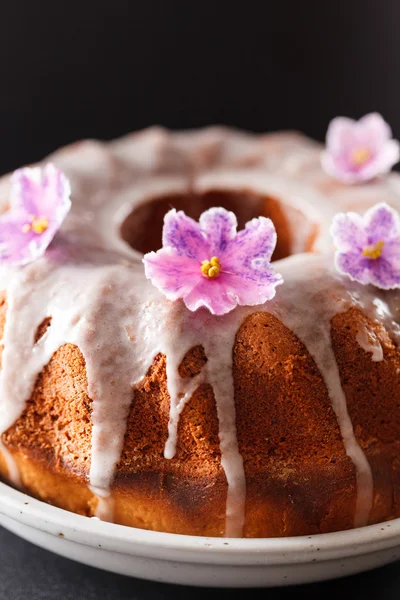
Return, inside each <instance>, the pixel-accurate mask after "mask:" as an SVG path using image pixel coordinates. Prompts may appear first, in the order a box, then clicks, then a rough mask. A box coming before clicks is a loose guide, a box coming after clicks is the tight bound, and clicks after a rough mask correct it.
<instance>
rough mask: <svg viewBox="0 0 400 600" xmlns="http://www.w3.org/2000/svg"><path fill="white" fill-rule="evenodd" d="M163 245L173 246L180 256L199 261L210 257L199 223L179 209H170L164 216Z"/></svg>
mask: <svg viewBox="0 0 400 600" xmlns="http://www.w3.org/2000/svg"><path fill="white" fill-rule="evenodd" d="M162 243H163V246H164V247H166V246H169V247H171V248H175V250H176V252H177V253H178V254H179V255H181V256H187V257H189V258H195V259H196V260H198V261H199V262H201V261H202V260H208V259H210V258H211V250H210V247H209V245H208V243H207V241H206V239H205V238H204V236H203V235H202V233H201V231H200V225H199V224H198V223H196V221H194V220H193V219H191V218H190V217H187V216H186V215H185V213H184V212H183V211H182V210H180V211H178V212H177V211H176V210H175V209H174V208H173V209H171V210H170V211H169V212H167V214H166V215H165V217H164V229H163V239H162Z"/></svg>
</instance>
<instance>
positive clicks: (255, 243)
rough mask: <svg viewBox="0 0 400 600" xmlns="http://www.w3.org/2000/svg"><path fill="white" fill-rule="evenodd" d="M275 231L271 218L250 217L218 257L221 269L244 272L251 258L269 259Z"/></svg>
mask: <svg viewBox="0 0 400 600" xmlns="http://www.w3.org/2000/svg"><path fill="white" fill-rule="evenodd" d="M276 239H277V237H276V231H275V227H274V224H273V223H272V221H271V219H267V218H266V217H258V218H257V219H252V220H251V221H249V222H248V223H246V226H245V228H244V229H242V231H239V232H238V234H237V235H236V237H235V238H234V239H232V240H231V241H230V242H229V243H228V245H227V248H226V250H225V252H223V253H222V254H221V256H220V257H219V258H220V260H221V264H222V268H223V270H227V271H232V272H234V273H238V272H239V273H241V272H244V271H245V270H246V269H247V268H250V267H251V263H252V261H253V259H255V258H259V257H262V258H264V259H266V260H268V261H270V260H271V257H272V253H273V251H274V249H275V246H276Z"/></svg>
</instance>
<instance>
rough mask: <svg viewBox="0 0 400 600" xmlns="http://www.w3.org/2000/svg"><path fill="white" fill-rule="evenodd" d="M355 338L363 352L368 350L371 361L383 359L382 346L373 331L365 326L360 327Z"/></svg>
mask: <svg viewBox="0 0 400 600" xmlns="http://www.w3.org/2000/svg"><path fill="white" fill-rule="evenodd" d="M356 340H357V342H358V344H359V346H361V348H362V349H363V350H365V352H370V354H371V360H372V362H380V361H381V360H383V348H382V345H381V342H380V340H379V338H378V336H377V335H376V334H375V332H374V331H371V330H370V329H367V328H366V327H361V328H360V329H359V331H358V333H357V336H356Z"/></svg>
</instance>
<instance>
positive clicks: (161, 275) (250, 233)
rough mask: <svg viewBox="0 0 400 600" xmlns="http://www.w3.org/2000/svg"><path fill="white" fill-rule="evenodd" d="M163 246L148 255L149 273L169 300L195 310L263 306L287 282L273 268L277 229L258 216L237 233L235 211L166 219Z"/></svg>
mask: <svg viewBox="0 0 400 600" xmlns="http://www.w3.org/2000/svg"><path fill="white" fill-rule="evenodd" d="M162 241H163V248H161V250H158V252H149V253H148V254H146V255H145V256H144V258H143V262H144V266H145V273H146V277H147V278H148V279H150V280H151V282H152V283H153V285H155V286H156V287H157V288H158V289H159V290H160V291H161V292H162V293H163V294H164V295H165V296H166V297H167V298H168V299H169V300H177V299H179V298H182V299H183V301H184V303H185V304H186V306H187V308H188V309H189V310H191V311H195V310H197V309H198V308H200V307H202V306H205V307H206V308H208V309H209V310H210V311H211V313H212V314H214V315H223V314H225V313H228V312H230V311H231V310H233V309H234V308H235V307H236V305H237V304H239V305H243V306H253V305H256V304H263V303H264V302H266V301H267V300H270V299H271V298H273V297H274V295H275V287H276V286H277V285H279V284H280V283H282V282H283V279H282V277H281V275H279V274H278V273H276V272H275V271H274V269H273V268H272V267H271V264H270V261H271V256H272V252H273V251H274V248H275V245H276V231H275V227H274V225H273V223H272V221H271V220H270V219H267V218H265V217H258V218H257V219H252V220H251V221H249V222H248V223H247V224H246V227H245V229H243V230H241V231H239V232H237V220H236V216H235V215H234V213H232V212H229V211H227V210H225V209H224V208H211V209H209V210H207V211H206V212H204V213H203V214H202V215H201V216H200V220H199V222H198V223H197V222H196V221H194V220H193V219H191V218H190V217H188V216H186V215H185V213H184V212H183V211H179V212H177V211H176V210H175V209H172V210H170V211H169V212H168V213H167V214H166V215H165V218H164V229H163V239H162Z"/></svg>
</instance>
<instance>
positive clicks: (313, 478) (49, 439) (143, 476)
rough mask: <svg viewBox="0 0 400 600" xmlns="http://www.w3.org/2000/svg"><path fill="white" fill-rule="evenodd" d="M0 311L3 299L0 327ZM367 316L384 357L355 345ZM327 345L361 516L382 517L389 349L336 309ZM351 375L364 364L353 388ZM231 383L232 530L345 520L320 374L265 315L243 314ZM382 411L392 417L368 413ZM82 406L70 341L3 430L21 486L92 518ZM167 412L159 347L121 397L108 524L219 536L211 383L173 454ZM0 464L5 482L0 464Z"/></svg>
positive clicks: (393, 467) (388, 478)
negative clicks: (366, 483)
mask: <svg viewBox="0 0 400 600" xmlns="http://www.w3.org/2000/svg"><path fill="white" fill-rule="evenodd" d="M5 308H6V304H5V303H4V302H3V304H2V307H0V323H1V322H2V323H3V324H4V318H3V313H4V311H5ZM2 311H3V312H2ZM367 321H368V323H367ZM366 323H367V324H368V326H369V327H371V328H373V329H374V330H375V331H376V333H377V334H378V335H379V336H380V339H381V340H382V341H383V343H384V352H385V361H382V362H376V363H371V360H370V356H369V354H368V353H367V352H365V351H364V350H363V349H362V348H361V347H360V346H358V344H355V343H354V337H355V335H356V333H357V331H358V327H359V326H360V324H363V325H364V326H365V325H366ZM332 340H333V346H334V349H335V354H336V357H337V361H338V365H339V368H340V371H341V377H342V381H343V386H344V388H345V391H346V395H347V398H348V403H349V411H350V413H351V417H352V419H353V423H354V426H355V430H356V435H357V439H358V440H359V441H360V444H362V446H363V449H364V450H365V452H366V454H367V456H368V459H369V460H370V463H371V466H372V470H373V476H374V485H375V494H374V500H375V501H374V509H373V511H372V514H371V517H370V522H371V523H372V522H377V521H380V520H384V519H389V518H392V517H394V516H397V515H398V514H399V504H398V499H399V489H400V487H399V486H400V475H399V472H400V470H399V459H398V456H399V447H398V444H399V442H398V440H397V439H396V427H397V426H398V425H397V423H398V420H399V419H400V412H399V408H398V406H397V404H396V400H395V398H396V395H395V394H393V385H394V383H393V381H394V373H395V371H396V369H398V368H400V358H399V354H398V350H397V349H396V348H395V347H394V346H393V344H392V342H391V341H390V339H389V338H388V336H387V334H386V333H385V331H384V330H383V328H382V327H381V326H379V325H376V324H375V323H373V322H372V321H369V320H368V319H367V317H365V316H364V315H363V314H362V313H361V312H360V311H359V310H357V309H350V310H349V311H347V312H345V313H341V314H338V315H336V316H335V317H334V319H333V321H332ZM205 361H206V357H205V355H204V351H203V349H202V348H199V347H195V348H193V349H192V350H191V351H190V352H188V353H187V355H186V357H185V359H184V360H183V362H182V364H181V367H180V374H181V376H194V375H195V374H197V373H198V372H199V371H200V370H201V368H202V366H203V365H204V364H205ZM371 364H372V366H371ZM357 370H358V371H360V370H362V372H363V373H364V377H363V382H362V384H360V379H361V378H357ZM234 381H235V404H236V412H237V429H238V441H239V448H240V452H241V454H242V456H243V460H244V465H245V473H246V481H247V500H246V520H245V529H244V535H245V536H248V537H266V536H282V535H302V534H311V533H319V532H329V531H336V530H341V529H347V528H351V527H352V522H353V517H354V504H355V498H356V474H355V469H354V466H353V464H352V462H351V461H350V459H349V458H348V457H347V456H346V453H345V450H344V446H343V442H342V438H341V434H340V431H339V428H338V424H337V420H336V417H335V414H334V412H333V410H332V408H331V405H330V401H329V397H328V393H327V390H326V387H325V385H324V383H323V380H322V377H321V375H320V374H319V372H318V370H317V368H316V366H315V363H314V361H313V360H312V358H311V357H310V355H309V353H308V351H307V350H306V348H305V347H304V345H303V344H302V343H301V342H300V341H299V340H298V339H297V338H296V337H295V335H294V334H293V333H292V332H291V331H289V330H288V329H287V328H286V327H285V326H284V325H283V324H282V323H281V322H280V321H279V320H278V319H277V318H276V317H274V316H272V315H271V314H269V313H265V312H264V313H254V314H252V315H251V316H250V317H248V318H247V319H246V321H245V322H244V323H243V325H242V326H241V328H240V330H239V331H238V333H237V336H236V343H235V347H234ZM360 385H362V389H361V390H360ZM399 391H400V390H399ZM255 399H257V401H255ZM382 406H383V407H384V412H385V414H390V415H391V422H385V420H383V419H381V418H380V417H379V415H381V414H382V411H381V408H382ZM90 415H91V401H90V399H89V398H88V395H87V379H86V373H85V361H84V359H83V356H82V354H81V353H80V351H79V349H78V348H77V347H75V346H73V345H65V346H62V347H61V348H60V349H59V350H58V351H57V352H56V353H55V354H54V356H53V357H52V359H51V361H50V363H49V364H48V365H47V366H46V367H45V368H44V370H43V372H42V373H41V374H40V376H39V378H38V380H37V383H36V386H35V390H34V393H33V394H32V397H31V399H30V400H29V402H28V403H27V406H26V409H25V411H24V413H23V415H22V416H21V417H20V419H18V421H17V422H16V423H15V425H14V426H13V427H11V428H10V429H9V430H8V431H7V432H6V434H4V436H3V442H4V444H5V445H6V447H7V448H8V450H9V451H10V452H12V454H13V456H14V458H15V460H16V461H17V463H18V466H19V468H20V471H21V478H22V482H23V485H24V488H25V489H26V490H27V491H28V492H29V493H31V494H32V495H34V496H36V497H38V498H40V499H43V500H45V501H47V502H50V503H52V504H55V505H56V506H60V507H62V508H66V509H68V510H72V511H74V512H77V513H80V514H84V515H87V516H92V515H93V514H94V509H95V506H96V502H97V500H96V498H95V496H94V495H93V494H92V493H91V492H90V490H89V489H88V472H89V466H90V439H91V436H90V433H91V418H90ZM168 418H169V397H168V393H167V388H166V371H165V357H164V356H162V355H158V356H157V357H156V358H155V360H154V363H153V365H152V367H151V368H150V370H149V372H148V374H147V376H146V378H145V380H144V381H143V382H142V383H141V385H140V386H139V387H138V389H137V390H135V391H133V392H132V404H131V409H130V414H129V419H128V426H127V432H126V435H125V443H124V449H123V453H122V455H121V460H120V463H119V465H118V468H117V472H116V477H115V481H114V484H113V498H114V501H115V522H117V523H121V524H125V525H132V526H136V527H142V528H147V529H155V530H159V531H160V530H161V531H167V532H175V533H185V534H193V535H212V536H214V535H215V536H221V535H223V533H224V527H225V502H226V493H227V484H226V478H225V475H224V472H223V469H222V467H221V454H220V449H219V438H218V419H217V414H216V407H215V401H214V397H213V392H212V389H211V387H210V386H208V385H201V386H200V387H199V388H198V389H197V391H196V392H195V394H194V395H193V397H192V399H191V400H190V402H189V403H188V404H187V405H186V407H185V409H184V411H183V413H182V416H181V420H180V423H179V432H178V433H179V435H178V445H177V453H176V456H175V458H174V459H172V460H166V459H165V458H164V457H163V451H164V445H165V441H166V436H167V425H168ZM0 472H1V473H2V474H3V476H4V478H5V479H7V468H6V465H5V463H4V461H3V462H0Z"/></svg>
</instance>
